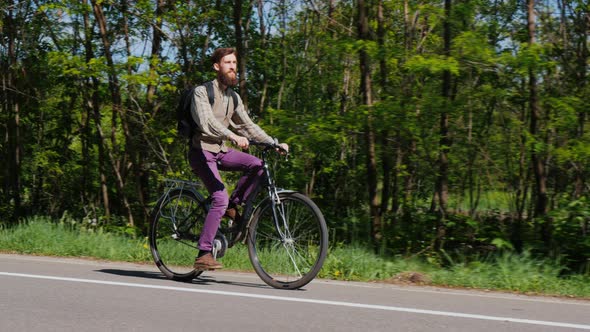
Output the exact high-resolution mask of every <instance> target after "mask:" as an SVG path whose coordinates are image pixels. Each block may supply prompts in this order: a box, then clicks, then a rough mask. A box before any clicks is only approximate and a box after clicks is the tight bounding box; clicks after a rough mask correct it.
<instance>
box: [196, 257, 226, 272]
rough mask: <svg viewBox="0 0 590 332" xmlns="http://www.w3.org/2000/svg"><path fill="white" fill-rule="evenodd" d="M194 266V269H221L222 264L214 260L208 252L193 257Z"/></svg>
mask: <svg viewBox="0 0 590 332" xmlns="http://www.w3.org/2000/svg"><path fill="white" fill-rule="evenodd" d="M194 267H195V269H196V270H215V269H222V268H223V265H221V263H219V262H218V261H216V260H215V258H213V255H212V254H211V253H208V254H205V255H203V256H201V257H197V258H195V265H194Z"/></svg>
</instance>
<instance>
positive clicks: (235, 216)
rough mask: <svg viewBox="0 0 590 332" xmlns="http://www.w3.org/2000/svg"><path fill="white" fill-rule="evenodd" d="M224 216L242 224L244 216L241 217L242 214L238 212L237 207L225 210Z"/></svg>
mask: <svg viewBox="0 0 590 332" xmlns="http://www.w3.org/2000/svg"><path fill="white" fill-rule="evenodd" d="M224 216H226V217H228V218H229V219H231V220H233V221H235V222H240V220H241V218H242V216H240V212H238V209H237V208H235V207H230V208H227V210H225V214H224Z"/></svg>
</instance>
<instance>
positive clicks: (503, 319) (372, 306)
mask: <svg viewBox="0 0 590 332" xmlns="http://www.w3.org/2000/svg"><path fill="white" fill-rule="evenodd" d="M0 276H7V277H20V278H34V279H45V280H57V281H70V282H80V283H89V284H100V285H111V286H125V287H137V288H150V289H161V290H172V291H180V292H189V293H204V294H214V295H225V296H235V297H247V298H256V299H265V300H275V301H286V302H301V303H312V304H323V305H332V306H340V307H352V308H362V309H374V310H387V311H398V312H408V313H415V314H424V315H435V316H446V317H457V318H471V319H480V320H491V321H501V322H511V323H520V324H532V325H543V326H554V327H566V328H575V329H583V330H590V325H584V324H573V323H564V322H551V321H541V320H531V319H521V318H512V317H498V316H487V315H474V314H466V313H460V312H449V311H437V310H424V309H414V308H403V307H394V306H386V305H375V304H363V303H353V302H341V301H327V300H314V299H303V298H291V297H284V296H273V295H262V294H250V293H239V292H226V291H217V290H207V289H194V288H184V287H171V286H158V285H145V284H135V283H128V282H115V281H104V280H93V279H78V278H66V277H55V276H45V275H35V274H22V273H10V272H0Z"/></svg>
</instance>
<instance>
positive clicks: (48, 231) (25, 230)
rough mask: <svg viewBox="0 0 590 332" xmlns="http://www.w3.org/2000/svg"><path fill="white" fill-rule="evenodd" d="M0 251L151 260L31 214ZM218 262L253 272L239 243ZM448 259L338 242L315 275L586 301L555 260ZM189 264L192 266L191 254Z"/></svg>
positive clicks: (588, 290)
mask: <svg viewBox="0 0 590 332" xmlns="http://www.w3.org/2000/svg"><path fill="white" fill-rule="evenodd" d="M0 251H4V252H15V253H21V254H35V255H49V256H72V257H92V258H98V259H105V260H113V261H128V262H145V263H151V262H152V258H151V254H150V250H149V244H148V242H147V238H135V237H132V236H129V235H117V234H113V233H107V232H104V231H101V230H100V229H91V228H90V229H88V228H83V227H80V225H79V224H75V225H72V224H71V223H64V222H61V223H55V222H51V221H49V220H48V219H46V218H32V219H30V220H29V221H28V222H26V223H22V224H20V225H18V226H15V227H11V228H0ZM221 261H222V262H223V264H224V266H225V267H226V269H228V270H240V271H251V270H252V267H251V265H250V262H249V259H248V250H247V248H246V246H244V245H241V244H238V245H236V246H234V247H233V248H231V249H229V250H228V251H227V252H226V254H225V256H224V257H223V258H222V259H221ZM446 261H447V262H448V264H445V267H444V268H443V267H441V266H440V264H434V263H428V262H427V261H425V260H423V259H416V258H414V259H408V258H401V257H399V258H383V257H380V256H378V255H375V254H373V253H372V252H371V251H369V250H367V249H366V248H363V247H362V246H352V245H337V246H333V247H331V248H330V251H329V253H328V257H327V258H326V261H325V263H324V267H323V269H322V271H321V272H320V275H319V276H320V277H321V278H329V279H337V280H356V281H377V282H394V283H399V282H402V283H421V284H429V285H435V286H448V287H464V288H477V289H486V290H500V291H510V292H519V293H529V294H544V295H556V296H569V297H578V298H587V299H590V275H587V274H586V275H572V276H568V277H562V276H560V272H561V271H562V267H561V266H560V265H559V262H551V261H547V260H539V259H535V258H533V257H532V256H531V255H529V254H527V253H524V254H515V253H511V252H505V253H503V254H501V255H496V256H490V257H487V258H481V259H477V260H473V259H471V260H469V259H466V258H461V259H456V258H454V259H451V258H450V256H448V257H447V258H446ZM187 264H192V257H190V260H189V261H188V262H187Z"/></svg>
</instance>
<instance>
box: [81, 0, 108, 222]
mask: <svg viewBox="0 0 590 332" xmlns="http://www.w3.org/2000/svg"><path fill="white" fill-rule="evenodd" d="M84 2H85V3H86V1H84ZM92 30H93V29H92V26H91V25H90V17H89V15H88V13H87V12H86V11H85V12H84V35H85V37H84V38H85V43H84V46H85V52H86V62H90V61H91V60H92V59H93V58H94V51H93V49H92ZM91 81H92V85H91V86H92V88H90V89H88V90H90V91H92V96H91V97H90V98H89V99H88V97H86V98H87V100H88V102H87V103H84V105H90V107H88V113H89V114H92V117H93V119H94V122H95V126H96V128H97V138H98V142H97V143H98V171H99V178H100V192H101V196H102V206H103V209H104V216H105V218H106V220H107V221H109V220H110V219H111V204H110V198H109V190H108V184H107V177H106V174H105V171H106V164H105V159H106V158H105V155H106V153H105V148H104V145H105V142H104V134H103V132H102V126H101V118H102V116H101V114H100V96H99V81H98V78H97V77H95V76H93V77H92V79H91ZM89 86H90V84H89Z"/></svg>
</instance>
